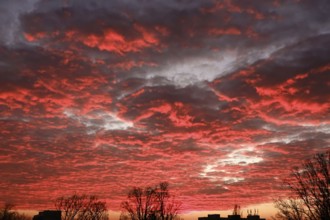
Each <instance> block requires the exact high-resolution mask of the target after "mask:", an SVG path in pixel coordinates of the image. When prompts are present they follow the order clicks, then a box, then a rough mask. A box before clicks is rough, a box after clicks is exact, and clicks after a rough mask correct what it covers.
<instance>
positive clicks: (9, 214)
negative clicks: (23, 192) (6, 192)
mask: <svg viewBox="0 0 330 220" xmlns="http://www.w3.org/2000/svg"><path fill="white" fill-rule="evenodd" d="M13 209H14V205H12V204H9V203H6V204H4V206H3V207H2V208H1V209H0V220H30V219H31V218H30V217H29V216H27V215H24V214H21V213H19V212H17V211H15V210H13Z"/></svg>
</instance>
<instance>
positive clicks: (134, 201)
mask: <svg viewBox="0 0 330 220" xmlns="http://www.w3.org/2000/svg"><path fill="white" fill-rule="evenodd" d="M121 206H122V208H123V209H124V212H123V213H122V214H121V216H120V219H121V220H128V219H130V220H173V219H175V218H176V217H177V215H178V212H179V210H180V206H181V203H180V202H178V201H176V200H175V198H174V197H172V196H171V195H170V193H169V184H168V183H167V182H162V183H160V184H159V185H157V186H155V187H150V186H148V187H146V188H140V187H134V188H133V189H131V190H130V191H129V193H128V196H127V200H126V201H124V202H122V204H121Z"/></svg>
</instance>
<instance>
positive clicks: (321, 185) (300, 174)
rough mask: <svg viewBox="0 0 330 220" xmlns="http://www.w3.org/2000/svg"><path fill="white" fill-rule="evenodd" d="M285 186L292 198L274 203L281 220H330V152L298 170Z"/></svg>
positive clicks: (306, 163) (319, 155)
mask: <svg viewBox="0 0 330 220" xmlns="http://www.w3.org/2000/svg"><path fill="white" fill-rule="evenodd" d="M285 184H286V186H287V187H288V188H289V190H290V191H291V193H292V196H291V198H289V199H288V200H284V199H278V200H277V201H276V202H275V205H276V206H277V208H278V209H279V213H278V215H277V216H278V217H279V218H282V219H290V220H291V219H300V220H301V219H308V220H329V219H330V151H327V152H326V153H323V154H317V155H315V157H314V158H313V159H312V160H308V161H306V162H305V163H303V166H302V167H301V168H295V169H294V170H293V172H292V176H291V178H289V179H287V180H286V183H285Z"/></svg>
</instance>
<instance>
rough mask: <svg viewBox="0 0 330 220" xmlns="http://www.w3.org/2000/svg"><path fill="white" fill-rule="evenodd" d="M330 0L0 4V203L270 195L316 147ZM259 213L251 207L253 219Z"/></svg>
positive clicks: (36, 0) (253, 199) (256, 200)
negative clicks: (148, 192) (166, 186)
mask: <svg viewBox="0 0 330 220" xmlns="http://www.w3.org/2000/svg"><path fill="white" fill-rule="evenodd" d="M329 11H330V3H329V0H287V1H283V0H273V1H271V0H244V1H243V0H241V1H238V0H236V1H235V0H223V1H221V0H219V1H213V0H195V1H193V0H135V1H134V0H108V1H106V0H104V1H101V0H99V1H96V0H94V1H92V0H79V1H78V0H67V1H65V0H59V1H57V0H25V1H19V0H0V127H1V130H0V132H1V133H0V175H1V178H0V195H1V197H0V204H3V203H4V202H11V203H14V204H16V205H17V207H18V208H19V209H28V210H42V209H46V208H47V209H51V208H53V201H54V199H55V198H56V197H59V196H63V195H71V194H73V193H75V192H78V193H87V194H95V195H98V196H99V197H100V198H102V199H106V200H107V202H108V205H109V209H110V210H112V211H117V212H118V211H120V203H121V201H123V200H124V199H125V198H126V195H127V192H128V190H129V189H130V188H131V187H133V186H147V185H155V184H157V183H159V182H161V181H168V182H169V183H170V188H171V191H172V192H173V194H175V195H176V197H177V198H178V199H179V200H181V201H182V203H183V206H182V208H183V212H185V213H189V212H191V211H209V210H228V209H232V208H233V206H234V204H240V205H241V207H247V206H249V207H253V206H256V207H257V206H258V205H259V204H264V203H272V201H273V199H274V198H276V197H278V196H280V195H285V194H284V192H283V189H282V188H281V183H282V179H283V178H285V177H286V176H287V175H288V174H289V172H290V169H291V168H292V167H293V166H299V165H300V164H301V163H302V162H303V161H304V160H305V159H307V158H310V157H312V156H313V155H314V154H315V153H318V152H324V151H326V150H327V149H329V148H330V147H329V146H330V145H329V142H330V135H329V134H330V114H329V100H330V89H329V88H330V13H329ZM261 214H264V215H266V214H267V213H266V211H264V212H263V213H261Z"/></svg>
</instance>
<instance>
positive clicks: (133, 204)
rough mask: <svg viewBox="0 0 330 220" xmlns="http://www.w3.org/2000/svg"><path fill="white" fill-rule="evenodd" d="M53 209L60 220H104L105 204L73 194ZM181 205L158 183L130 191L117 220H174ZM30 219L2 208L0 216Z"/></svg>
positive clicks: (165, 185)
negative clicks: (58, 214)
mask: <svg viewBox="0 0 330 220" xmlns="http://www.w3.org/2000/svg"><path fill="white" fill-rule="evenodd" d="M54 206H55V209H56V210H59V211H61V215H62V216H61V220H108V219H109V214H108V207H107V204H106V201H103V200H100V199H99V198H98V197H97V196H95V195H85V194H82V195H80V194H74V195H71V196H62V197H58V198H57V199H56V200H55V202H54ZM180 207H181V203H180V202H178V201H177V200H176V199H175V198H174V197H173V196H172V195H171V194H170V191H169V184H168V183H167V182H161V183H159V184H158V185H156V186H147V187H145V188H141V187H134V188H132V189H131V190H130V191H129V192H128V195H127V200H125V201H123V202H122V203H121V208H122V213H121V215H120V219H121V220H174V219H176V218H177V216H178V213H179V210H180ZM31 219H32V217H31V216H30V217H29V216H26V215H24V214H20V213H18V212H17V211H14V210H13V206H12V205H9V204H5V206H4V208H3V209H1V212H0V220H31Z"/></svg>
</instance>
